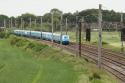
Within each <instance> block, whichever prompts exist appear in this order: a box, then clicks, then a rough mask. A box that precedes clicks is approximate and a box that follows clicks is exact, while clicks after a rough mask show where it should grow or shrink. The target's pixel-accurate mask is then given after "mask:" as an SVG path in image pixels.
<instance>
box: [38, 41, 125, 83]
mask: <svg viewBox="0 0 125 83" xmlns="http://www.w3.org/2000/svg"><path fill="white" fill-rule="evenodd" d="M37 40H38V39H37ZM39 41H40V40H39ZM43 42H44V43H45V44H47V45H53V46H55V47H59V48H62V49H65V50H68V51H69V52H72V53H77V52H78V50H77V48H78V46H76V44H75V43H70V44H69V45H66V46H65V45H60V44H57V43H52V42H50V41H45V40H43ZM81 54H82V57H84V58H86V59H89V60H90V61H92V62H93V63H95V64H97V63H98V48H97V46H93V45H86V44H82V53H81ZM101 59H102V62H101V64H102V68H103V69H105V70H107V71H108V72H110V73H112V74H113V75H115V76H116V77H117V78H118V79H119V80H120V81H121V83H125V56H124V54H122V53H118V52H113V51H111V50H109V49H104V48H102V58H101Z"/></svg>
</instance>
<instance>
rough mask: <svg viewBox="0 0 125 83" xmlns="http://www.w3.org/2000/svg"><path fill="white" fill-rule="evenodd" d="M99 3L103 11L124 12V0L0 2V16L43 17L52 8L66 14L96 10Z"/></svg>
mask: <svg viewBox="0 0 125 83" xmlns="http://www.w3.org/2000/svg"><path fill="white" fill-rule="evenodd" d="M99 3H101V4H102V5H103V9H109V10H110V9H113V10H115V11H120V12H121V11H122V12H124V11H125V0H0V14H5V15H8V16H18V15H21V14H22V13H26V12H29V13H33V14H35V15H43V14H45V13H47V12H49V11H50V10H51V9H52V8H58V9H60V10H62V11H63V12H64V13H66V12H75V11H76V10H78V11H81V10H84V9H90V8H98V4H99Z"/></svg>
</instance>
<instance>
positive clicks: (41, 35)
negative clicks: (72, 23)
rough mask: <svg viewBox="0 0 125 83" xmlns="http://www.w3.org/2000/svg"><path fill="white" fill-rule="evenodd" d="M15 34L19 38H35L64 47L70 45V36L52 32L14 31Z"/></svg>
mask: <svg viewBox="0 0 125 83" xmlns="http://www.w3.org/2000/svg"><path fill="white" fill-rule="evenodd" d="M13 33H14V34H15V35H17V36H24V37H33V38H38V39H43V40H47V41H52V40H53V41H54V42H56V43H61V44H63V45H68V44H69V35H61V34H56V33H53V34H52V33H51V32H40V31H31V30H14V31H13Z"/></svg>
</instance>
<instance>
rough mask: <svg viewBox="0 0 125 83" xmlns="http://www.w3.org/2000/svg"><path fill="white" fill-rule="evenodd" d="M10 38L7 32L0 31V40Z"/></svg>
mask: <svg viewBox="0 0 125 83" xmlns="http://www.w3.org/2000/svg"><path fill="white" fill-rule="evenodd" d="M9 36H10V31H9V30H0V38H8V37H9Z"/></svg>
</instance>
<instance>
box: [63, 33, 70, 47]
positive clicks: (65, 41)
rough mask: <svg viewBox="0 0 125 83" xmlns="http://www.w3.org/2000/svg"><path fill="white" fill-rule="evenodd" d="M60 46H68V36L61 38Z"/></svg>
mask: <svg viewBox="0 0 125 83" xmlns="http://www.w3.org/2000/svg"><path fill="white" fill-rule="evenodd" d="M62 44H63V45H68V44H69V36H68V35H63V36H62Z"/></svg>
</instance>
